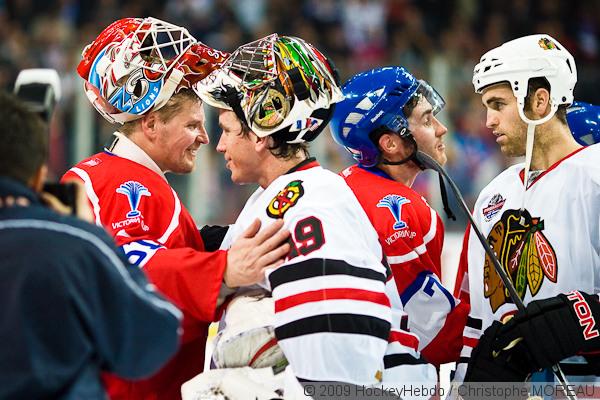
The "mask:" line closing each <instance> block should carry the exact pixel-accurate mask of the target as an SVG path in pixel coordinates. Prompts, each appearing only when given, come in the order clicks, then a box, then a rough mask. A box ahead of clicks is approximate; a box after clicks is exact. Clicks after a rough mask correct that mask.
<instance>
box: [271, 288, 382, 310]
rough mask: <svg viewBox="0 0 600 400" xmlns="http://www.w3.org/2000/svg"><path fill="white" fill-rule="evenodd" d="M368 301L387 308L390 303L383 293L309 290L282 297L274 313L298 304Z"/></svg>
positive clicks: (336, 289)
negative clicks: (328, 301)
mask: <svg viewBox="0 0 600 400" xmlns="http://www.w3.org/2000/svg"><path fill="white" fill-rule="evenodd" d="M341 299H344V300H354V301H368V302H372V303H376V304H380V305H384V306H387V307H389V306H390V301H389V299H388V297H387V296H386V295H385V294H384V293H380V292H373V291H369V290H359V289H348V288H335V289H320V290H311V291H309V292H304V293H299V294H297V295H293V296H289V297H284V298H282V299H279V300H277V301H276V302H275V312H281V311H284V310H287V309H288V308H291V307H295V306H298V305H300V304H304V303H309V302H317V301H324V300H341Z"/></svg>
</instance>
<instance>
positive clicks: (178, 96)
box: [119, 89, 201, 136]
mask: <svg viewBox="0 0 600 400" xmlns="http://www.w3.org/2000/svg"><path fill="white" fill-rule="evenodd" d="M188 101H196V102H200V101H201V100H200V97H198V95H197V94H196V92H194V91H193V90H192V89H181V90H180V91H179V92H177V93H175V94H174V95H173V96H171V98H170V99H169V101H167V104H165V105H164V106H163V107H161V108H160V109H158V110H156V111H152V112H155V113H156V114H158V118H160V120H161V121H162V122H165V123H166V122H169V121H170V120H171V119H173V117H175V115H177V113H179V112H180V111H181V109H182V107H183V105H184V104H185V103H187V102H188ZM139 122H140V120H139V119H136V120H135V121H130V122H126V123H124V124H123V126H121V127H120V128H119V132H121V133H122V134H124V135H125V136H129V135H131V133H132V132H133V131H134V130H135V129H136V126H137V125H138V124H139Z"/></svg>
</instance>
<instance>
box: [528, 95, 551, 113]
mask: <svg viewBox="0 0 600 400" xmlns="http://www.w3.org/2000/svg"><path fill="white" fill-rule="evenodd" d="M529 106H530V109H531V111H532V113H533V117H534V118H535V119H538V118H543V117H544V116H546V115H547V114H548V113H549V112H550V92H549V91H548V90H547V89H544V88H539V89H537V90H536V91H535V93H534V94H533V96H531V99H530V104H529Z"/></svg>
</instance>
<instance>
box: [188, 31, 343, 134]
mask: <svg viewBox="0 0 600 400" xmlns="http://www.w3.org/2000/svg"><path fill="white" fill-rule="evenodd" d="M195 89H196V91H197V93H198V95H199V96H200V97H201V98H202V99H203V100H204V101H206V102H207V103H208V104H211V105H212V106H214V107H217V108H223V109H228V110H233V111H234V112H235V113H236V115H237V116H238V118H239V119H240V120H241V121H242V122H243V123H245V124H246V125H247V126H248V127H249V128H250V129H251V130H252V131H253V132H254V133H255V134H256V135H257V136H259V137H265V136H269V135H272V134H275V133H277V134H283V135H284V136H285V138H286V139H287V140H286V141H287V143H302V142H305V141H311V140H313V139H314V138H315V137H316V136H317V135H318V133H320V132H321V130H322V129H323V128H324V127H325V126H326V125H327V121H328V119H329V114H330V112H329V111H328V112H325V111H323V110H325V109H326V110H330V109H331V108H332V104H333V103H335V102H337V101H339V100H341V99H342V94H341V90H340V89H339V87H338V85H337V82H336V78H335V72H334V70H333V68H332V67H331V65H330V63H329V61H328V60H327V59H326V58H325V56H323V55H322V54H321V53H320V52H319V51H318V50H317V49H316V48H314V47H313V46H312V45H310V44H309V43H307V42H305V41H304V40H302V39H300V38H296V37H291V36H279V35H277V34H272V35H269V36H267V37H264V38H262V39H259V40H256V41H254V42H251V43H248V44H245V45H243V46H241V47H239V48H238V49H237V50H236V51H235V52H233V53H232V54H231V56H230V57H229V58H228V59H227V60H225V62H223V64H222V65H221V67H220V68H219V70H217V71H214V72H213V73H212V74H211V75H210V76H209V77H207V78H206V80H204V81H203V82H201V83H199V84H198V85H196V86H195Z"/></svg>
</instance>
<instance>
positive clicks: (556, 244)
mask: <svg viewBox="0 0 600 400" xmlns="http://www.w3.org/2000/svg"><path fill="white" fill-rule="evenodd" d="M598 160H600V145H594V146H590V147H585V148H582V149H580V150H577V151H575V152H574V153H572V154H570V155H569V156H567V157H565V158H564V159H562V160H560V161H558V162H556V163H555V164H554V165H552V166H551V167H550V168H549V169H547V170H546V171H544V172H543V173H541V174H540V175H539V176H537V177H536V178H535V179H534V180H533V183H530V185H529V188H528V189H527V191H526V192H525V191H524V190H523V174H524V171H523V170H524V167H523V164H518V165H514V166H512V167H510V168H508V169H507V170H505V171H504V172H503V173H502V174H500V175H499V176H498V177H496V178H495V179H494V180H493V181H492V182H491V183H490V184H489V185H488V186H487V187H486V188H485V189H483V191H482V192H481V194H480V195H479V198H478V199H477V202H476V204H475V208H474V211H473V216H474V219H475V221H476V223H477V225H478V226H479V227H480V228H481V230H482V232H483V235H484V236H485V237H486V238H487V241H488V243H489V244H490V245H491V246H492V248H493V249H494V251H495V252H496V254H497V255H498V257H499V259H500V262H501V264H502V266H503V268H504V270H505V271H506V273H507V275H508V276H509V277H510V279H511V281H512V283H513V285H514V286H515V288H516V290H517V292H518V293H519V295H520V297H521V298H522V299H523V301H524V302H525V304H527V303H529V302H530V301H532V300H539V299H544V298H549V297H554V296H556V295H558V294H560V293H566V292H569V291H571V290H580V291H583V292H587V293H590V294H591V293H598V292H600V162H599V161H598ZM524 195H525V196H526V197H525V211H524V213H523V217H524V222H525V223H524V225H521V223H520V216H521V215H520V208H521V206H522V205H523V196H524ZM467 266H468V268H467ZM458 274H459V275H458V277H457V286H456V291H455V294H457V295H459V297H460V298H461V299H463V300H467V301H470V304H471V312H470V315H469V320H468V322H467V326H466V328H465V331H464V336H463V349H462V352H461V358H460V362H459V364H458V366H457V374H456V376H455V379H456V380H457V381H462V379H463V377H464V373H465V372H466V367H467V363H468V361H469V357H470V355H471V350H472V349H473V347H475V346H476V345H477V343H478V340H479V337H480V336H481V334H482V332H483V331H484V330H485V329H486V328H487V327H488V326H490V325H491V323H492V322H493V321H494V320H502V319H503V318H504V317H506V316H507V315H509V314H512V313H514V312H515V310H516V306H515V305H514V304H513V302H512V301H511V299H510V297H509V296H508V292H507V290H506V289H505V287H504V285H503V283H502V281H501V280H500V277H499V275H498V273H497V272H496V270H495V269H494V267H493V264H492V262H491V260H489V259H488V257H487V255H486V254H485V253H484V249H483V247H482V246H481V244H480V243H479V241H478V240H477V237H476V236H475V233H474V232H473V231H472V229H469V230H467V232H466V235H465V241H464V247H463V254H462V256H461V264H460V266H459V272H458Z"/></svg>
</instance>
